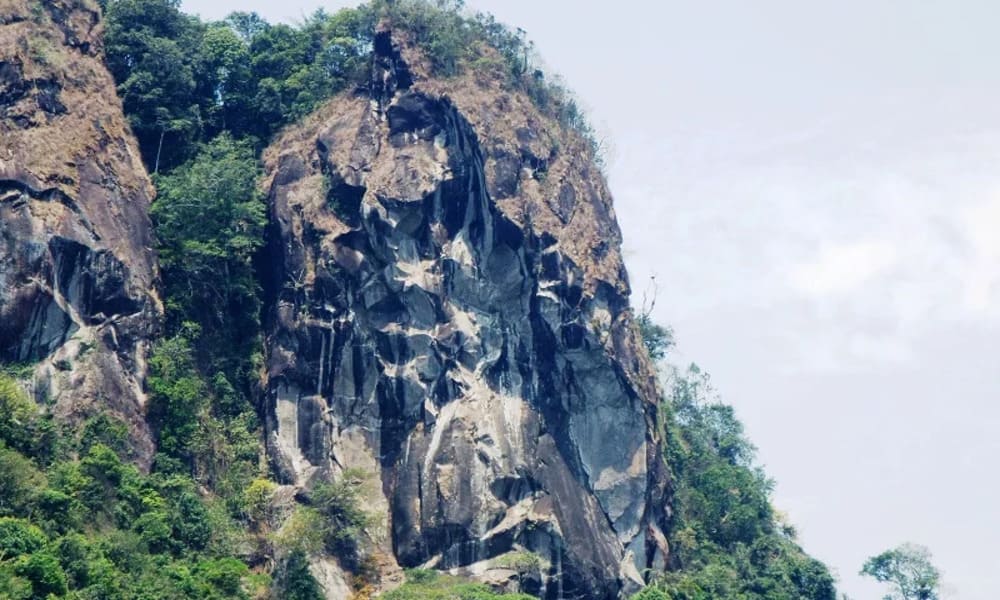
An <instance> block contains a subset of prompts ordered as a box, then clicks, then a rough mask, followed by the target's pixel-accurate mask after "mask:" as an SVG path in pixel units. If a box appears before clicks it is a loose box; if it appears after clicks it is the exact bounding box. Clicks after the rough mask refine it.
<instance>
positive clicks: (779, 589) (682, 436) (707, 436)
mask: <svg viewBox="0 0 1000 600" xmlns="http://www.w3.org/2000/svg"><path fill="white" fill-rule="evenodd" d="M639 325H640V330H641V333H642V335H643V339H644V341H645V342H646V344H647V346H648V348H649V351H650V354H651V355H652V356H654V357H657V358H660V357H663V356H665V354H666V352H667V350H669V349H670V347H671V346H672V344H673V337H672V335H671V333H670V331H669V329H666V328H663V327H658V326H656V325H655V324H653V323H652V322H651V321H650V320H649V317H648V315H645V316H644V318H643V319H641V320H640V322H639ZM662 368H663V370H664V371H665V377H664V386H665V388H666V390H667V393H666V398H664V400H663V402H662V404H661V417H662V422H663V424H664V428H665V431H664V434H665V436H664V437H665V439H666V459H667V463H668V465H669V466H670V471H671V475H672V488H673V501H672V503H671V508H672V510H673V513H672V517H671V523H670V529H669V531H668V538H669V540H670V543H671V546H670V548H671V561H672V564H671V570H670V571H668V572H667V573H665V574H662V575H660V576H657V577H656V578H655V580H654V582H653V584H652V585H650V586H649V587H648V588H646V589H644V590H643V591H642V592H640V593H639V594H637V595H635V596H634V597H633V598H634V600H709V599H712V600H758V599H759V600H783V599H786V598H810V599H811V600H834V599H835V598H836V591H835V589H834V585H833V578H832V577H831V576H830V573H829V572H828V571H827V569H826V567H825V566H824V565H823V564H822V563H820V562H818V561H816V560H814V559H812V558H810V557H809V556H807V555H806V554H805V553H804V552H803V551H802V550H801V548H799V546H798V545H797V544H796V543H795V538H794V530H793V529H792V528H791V527H790V526H788V525H787V524H783V523H782V522H781V520H780V518H779V516H778V515H777V514H776V513H775V511H774V509H773V508H772V506H771V503H770V492H771V482H770V481H769V480H768V479H767V477H766V476H765V475H764V473H763V471H762V470H761V469H760V468H759V467H757V466H755V464H754V455H755V449H754V447H753V445H752V444H750V442H749V441H747V439H746V437H745V436H744V434H743V426H742V424H741V423H740V422H739V420H737V418H736V415H735V413H734V411H733V408H732V407H730V406H727V405H725V404H722V403H721V402H719V401H718V399H717V398H716V396H715V394H714V392H713V390H712V386H711V382H710V379H709V377H708V375H707V374H706V373H704V372H703V371H701V370H700V369H699V368H698V367H697V366H695V365H691V366H690V367H688V368H687V369H686V370H681V369H678V368H676V367H672V366H669V365H662Z"/></svg>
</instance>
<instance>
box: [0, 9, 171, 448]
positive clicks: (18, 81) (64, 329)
mask: <svg viewBox="0 0 1000 600" xmlns="http://www.w3.org/2000/svg"><path fill="white" fill-rule="evenodd" d="M100 36H101V25H100V15H99V11H98V9H97V7H96V6H95V5H94V4H93V3H91V2H89V1H86V0H46V1H44V2H39V1H34V0H0V111H2V115H0V361H2V362H5V363H32V364H37V367H36V369H35V374H34V377H33V379H32V382H31V383H32V385H33V391H34V394H35V396H36V399H38V400H39V401H40V402H45V403H52V404H54V411H55V412H56V413H57V415H59V416H61V417H64V418H70V419H77V418H83V417H86V416H88V415H90V414H93V413H95V412H97V411H101V410H107V411H110V412H112V413H114V414H116V415H117V416H119V417H121V418H123V419H125V420H126V421H127V422H129V423H130V425H131V431H132V436H133V439H132V446H133V448H134V450H135V454H136V459H137V460H138V461H139V462H140V463H141V464H148V462H149V460H150V459H151V457H152V452H153V444H152V437H151V435H150V432H149V428H148V426H147V425H146V422H145V420H144V419H143V416H142V408H143V402H144V395H143V392H142V387H141V381H142V378H143V374H144V371H145V367H144V361H145V353H146V350H147V343H148V342H147V340H149V339H150V338H151V337H152V334H153V333H154V332H155V330H156V327H157V323H158V319H159V313H160V307H159V301H158V299H157V298H156V296H155V292H154V291H153V287H154V282H155V279H156V266H155V256H154V254H153V252H152V250H151V246H152V242H151V228H150V222H149V217H148V208H149V203H150V199H151V198H152V196H153V189H152V185H151V183H150V181H149V178H148V177H147V175H146V171H145V169H144V167H143V165H142V162H141V160H140V158H139V154H138V150H137V148H136V146H135V143H134V141H133V139H132V137H131V134H130V133H129V131H128V128H127V125H126V122H125V118H124V115H123V114H122V110H121V103H120V102H119V100H118V98H117V97H116V95H115V85H114V81H113V80H112V78H111V76H110V75H109V74H108V72H107V71H106V69H105V68H104V66H103V64H102V59H101V47H100V44H101V42H100V40H101V37H100Z"/></svg>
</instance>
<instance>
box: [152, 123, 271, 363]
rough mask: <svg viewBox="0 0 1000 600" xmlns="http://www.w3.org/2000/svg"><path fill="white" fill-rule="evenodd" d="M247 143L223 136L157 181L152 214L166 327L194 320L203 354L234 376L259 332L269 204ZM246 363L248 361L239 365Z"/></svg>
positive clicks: (176, 329) (175, 329) (178, 326)
mask: <svg viewBox="0 0 1000 600" xmlns="http://www.w3.org/2000/svg"><path fill="white" fill-rule="evenodd" d="M257 176H258V170H257V162H256V160H255V159H254V152H253V148H252V147H250V145H249V144H246V143H242V142H237V141H236V140H234V139H233V138H232V137H231V136H229V135H221V136H219V137H218V138H216V139H214V140H213V141H212V142H210V143H208V144H206V145H205V146H204V147H203V148H202V150H201V151H200V152H199V153H198V155H197V157H196V158H195V159H194V160H193V161H191V162H190V163H188V164H186V165H184V166H182V167H180V168H178V169H176V170H175V171H174V172H173V173H171V174H170V175H167V176H164V177H160V178H157V188H158V190H159V195H158V197H157V199H156V202H155V203H154V204H153V207H152V217H153V221H154V223H155V226H156V233H157V236H158V238H159V242H160V245H159V255H160V265H161V268H162V271H163V280H164V287H165V288H166V299H167V301H166V303H167V318H168V326H169V327H170V330H171V331H172V332H174V333H179V332H180V331H181V329H182V328H183V327H184V324H185V323H188V322H193V323H197V324H198V325H199V327H200V329H199V330H198V331H197V332H196V335H195V336H193V337H195V338H198V341H199V342H200V344H199V349H200V350H204V352H202V353H201V356H200V357H199V358H200V359H202V361H203V362H204V360H205V359H211V362H212V363H215V364H209V365H208V368H207V369H205V368H203V371H205V372H208V373H212V372H213V371H216V370H219V371H222V372H224V373H226V375H227V377H229V378H230V379H232V378H233V377H234V375H236V372H237V371H239V370H240V369H243V373H242V374H241V375H243V376H245V375H248V373H246V369H247V368H248V365H246V364H245V362H244V361H245V360H246V358H247V356H248V355H249V354H250V350H249V349H248V346H252V345H253V344H254V343H255V342H256V340H257V336H258V335H259V331H258V330H259V318H260V316H259V312H260V290H259V286H258V284H257V279H256V277H255V276H254V270H253V256H254V254H255V252H256V251H257V250H258V249H259V248H260V247H261V245H262V244H263V240H264V235H263V231H264V225H265V223H266V218H265V214H264V202H263V199H262V197H261V194H260V192H259V191H258V189H257ZM240 363H243V364H240Z"/></svg>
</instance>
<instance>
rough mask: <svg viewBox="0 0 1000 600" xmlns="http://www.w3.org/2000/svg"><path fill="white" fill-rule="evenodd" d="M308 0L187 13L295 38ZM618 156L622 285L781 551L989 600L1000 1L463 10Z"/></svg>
mask: <svg viewBox="0 0 1000 600" xmlns="http://www.w3.org/2000/svg"><path fill="white" fill-rule="evenodd" d="M345 4H349V3H346V2H336V1H330V2H321V1H318V0H284V1H283V2H280V3H276V2H272V1H266V2H265V1H263V0H186V1H185V3H184V5H185V8H186V9H187V10H189V11H193V12H199V13H201V14H202V15H203V16H206V17H218V16H221V15H223V14H225V13H227V12H229V11H230V10H233V9H237V8H238V9H241V10H257V11H259V12H260V13H261V14H262V15H264V16H266V17H268V18H269V19H272V20H289V19H292V20H294V19H296V18H298V17H300V16H302V15H303V14H305V13H308V12H311V11H312V10H313V9H315V8H317V7H319V6H325V7H327V8H329V9H335V8H337V7H339V6H343V5H345ZM469 4H470V5H471V6H472V7H474V8H482V9H487V10H489V11H491V12H493V13H494V14H496V15H497V16H498V17H499V18H500V19H501V20H503V21H505V22H507V23H510V24H514V25H518V26H520V27H523V28H524V29H526V30H527V31H528V33H529V35H530V37H532V38H533V39H534V40H535V42H536V44H537V47H538V49H539V50H540V51H541V53H542V55H543V56H544V57H545V59H546V62H547V63H548V65H549V66H550V67H551V69H552V70H554V71H556V72H559V73H561V74H562V75H563V76H564V77H565V79H566V80H567V82H568V83H569V84H570V86H571V87H572V88H573V89H575V90H576V91H577V92H578V93H579V95H580V97H581V98H582V100H583V103H584V105H586V106H587V107H588V109H589V111H590V114H591V116H592V119H593V121H594V122H595V124H596V125H597V126H598V127H599V128H600V129H601V130H602V131H604V132H606V133H607V135H608V136H609V137H610V138H611V140H612V141H613V144H614V153H613V162H612V166H611V169H610V180H611V188H612V191H613V192H614V194H615V202H616V207H617V212H618V218H619V220H620V222H621V225H622V228H623V229H624V234H625V247H626V253H627V260H628V265H629V268H630V272H631V277H632V283H633V287H634V288H635V290H636V292H637V293H641V291H642V289H643V288H644V287H645V286H646V282H647V281H648V280H649V278H650V276H652V275H655V276H656V281H657V282H658V288H659V299H658V302H657V305H656V317H657V318H658V320H660V321H662V322H665V323H669V324H671V325H672V326H673V327H674V328H675V330H676V333H677V337H678V339H679V343H680V347H679V355H678V356H677V357H675V359H676V360H678V361H680V362H687V361H695V362H697V363H698V364H699V365H701V366H702V367H703V368H704V369H706V370H707V371H709V372H711V373H712V375H713V379H714V381H715V384H716V387H717V388H718V390H719V392H720V393H721V395H722V397H723V398H724V399H725V400H726V401H727V402H729V403H731V404H733V405H735V406H736V407H737V410H738V413H739V415H740V417H741V418H742V419H743V420H744V422H745V423H746V425H747V429H748V432H749V434H750V436H751V438H752V439H753V440H754V442H755V443H756V444H757V445H758V446H759V448H760V458H761V461H762V462H763V463H765V465H766V467H767V470H768V472H769V474H770V475H771V476H773V477H774V478H775V479H776V480H777V482H778V486H777V490H776V494H775V501H776V504H777V505H778V506H779V508H781V509H783V510H785V511H786V512H787V513H789V515H790V518H791V520H792V521H793V522H794V523H795V524H796V525H798V528H799V531H800V534H801V540H802V543H803V545H804V546H805V547H806V549H807V550H809V551H810V552H811V553H813V554H814V555H816V556H818V557H819V558H821V559H822V560H824V561H826V562H827V563H828V564H829V565H830V566H831V567H832V568H833V569H834V570H835V571H836V572H837V573H838V574H839V577H840V588H841V591H844V592H847V593H848V594H849V595H850V596H851V597H852V598H854V599H855V600H867V599H874V598H878V597H881V596H880V594H879V591H880V588H879V587H878V586H875V585H873V584H871V583H867V582H865V581H863V580H862V579H860V578H859V577H858V576H857V575H856V573H857V571H858V570H859V568H860V566H861V564H862V562H863V561H864V559H865V557H866V556H869V555H872V554H875V553H877V552H879V551H881V550H883V549H886V548H888V547H890V546H894V545H896V544H898V543H901V542H904V541H913V542H917V543H921V544H924V545H927V546H928V547H929V548H930V549H931V550H932V552H933V553H934V555H935V558H936V562H937V564H938V565H939V566H940V567H941V568H942V569H943V571H944V573H945V580H946V583H947V586H948V591H947V593H946V594H945V597H947V598H960V599H961V600H994V599H995V598H997V597H998V594H1000V552H998V551H997V537H998V535H1000V510H998V504H1000V498H998V494H1000V482H998V479H997V474H996V472H997V470H996V466H995V463H996V456H997V455H998V454H1000V436H998V435H997V432H998V430H1000V403H998V402H997V400H1000V355H998V352H997V350H998V348H1000V68H998V67H997V57H998V56H1000V36H998V35H996V24H997V23H998V22H1000V4H997V3H996V2H994V1H983V2H975V1H971V0H950V1H945V0H898V1H889V0H864V1H862V0H837V1H836V2H822V3H821V2H802V1H801V0H787V1H781V2H779V1H773V0H758V1H757V2H752V3H751V2H744V1H740V0H731V1H727V2H723V1H718V0H708V1H704V2H676V1H665V2H652V1H649V0H644V1H638V0H617V1H616V2H610V3H597V2H580V1H579V0H545V1H544V2H542V1H540V0H479V1H474V0H470V1H469Z"/></svg>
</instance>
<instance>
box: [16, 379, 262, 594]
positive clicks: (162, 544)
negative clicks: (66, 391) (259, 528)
mask: <svg viewBox="0 0 1000 600" xmlns="http://www.w3.org/2000/svg"><path fill="white" fill-rule="evenodd" d="M0 400H2V402H3V404H4V406H5V407H7V408H11V407H13V410H10V411H0V472H2V473H3V477H0V597H2V598H11V599H24V600H27V599H36V598H38V599H44V598H52V597H63V596H67V597H70V598H79V599H85V598H86V599H89V598H95V599H96V598H100V599H106V600H119V599H121V600H125V599H135V598H143V599H145V598H149V599H153V598H176V599H188V598H190V599H192V600H194V599H201V598H216V599H219V600H221V599H223V598H249V597H250V596H251V595H253V594H254V593H255V592H256V591H257V589H258V588H262V586H263V589H266V585H267V578H266V576H265V577H263V578H261V577H260V576H255V575H253V574H251V572H250V569H249V567H248V566H247V564H246V563H245V562H244V561H243V560H240V558H239V557H236V556H234V555H233V552H234V550H235V548H236V546H237V544H234V543H233V542H234V541H236V540H240V539H242V538H244V537H245V534H244V533H243V527H242V526H241V525H240V523H238V521H237V520H236V519H234V518H233V517H232V514H231V512H230V511H229V510H227V507H225V506H224V503H222V502H220V501H219V500H218V499H216V498H206V497H204V496H203V494H201V493H199V490H198V488H197V486H196V484H195V482H194V481H193V480H192V479H191V478H189V477H186V476H178V475H170V474H166V473H154V474H152V475H143V474H142V473H140V472H139V470H138V469H136V467H135V466H133V465H132V464H131V463H129V462H127V459H128V458H129V455H128V451H127V444H125V439H126V429H125V425H124V424H123V423H119V422H117V421H115V420H114V419H112V418H110V417H108V416H106V415H99V416H96V417H94V418H91V419H90V420H88V421H87V422H86V424H85V425H84V426H83V427H81V428H79V431H77V432H74V431H72V430H70V429H65V428H63V429H62V430H57V431H56V432H55V433H54V434H53V435H52V436H50V437H51V438H52V439H53V440H55V442H56V443H54V444H52V445H51V449H50V450H48V451H46V452H43V453H41V454H35V450H36V447H32V446H27V447H25V446H24V444H23V442H22V439H21V435H20V433H19V431H20V430H21V429H25V430H28V431H31V430H33V429H35V428H37V427H42V423H46V422H47V421H48V420H47V419H46V418H45V417H43V416H41V415H40V414H39V412H38V410H37V409H36V408H35V407H34V405H33V402H32V401H31V400H30V399H28V398H27V397H26V396H25V394H24V392H23V391H22V390H21V389H20V387H19V386H18V384H17V382H16V381H15V380H14V379H13V378H12V377H10V376H9V375H7V374H3V375H0ZM52 427H53V428H54V429H58V428H55V427H54V426H52Z"/></svg>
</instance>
